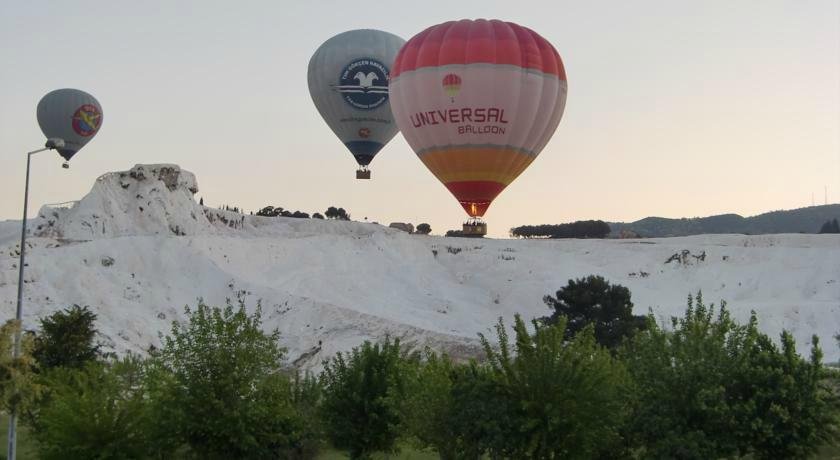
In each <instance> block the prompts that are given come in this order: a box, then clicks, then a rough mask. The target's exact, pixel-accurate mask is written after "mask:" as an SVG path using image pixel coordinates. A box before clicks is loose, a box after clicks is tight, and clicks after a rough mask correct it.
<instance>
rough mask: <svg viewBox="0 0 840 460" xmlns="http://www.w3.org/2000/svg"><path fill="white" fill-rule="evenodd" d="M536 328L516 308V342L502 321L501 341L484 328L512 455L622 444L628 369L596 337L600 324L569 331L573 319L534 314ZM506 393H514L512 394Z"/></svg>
mask: <svg viewBox="0 0 840 460" xmlns="http://www.w3.org/2000/svg"><path fill="white" fill-rule="evenodd" d="M532 328H533V330H534V332H533V334H532V333H530V332H529V331H528V329H529V328H528V327H526V325H525V322H524V321H523V320H522V318H521V317H520V316H519V315H516V317H515V322H514V326H513V330H514V333H515V345H513V347H511V345H510V341H509V339H508V335H507V331H506V330H505V325H504V323H503V322H502V321H501V319H500V320H499V323H498V324H497V325H496V334H497V336H498V341H499V344H498V348H496V347H494V346H492V345H491V344H490V342H489V341H488V340H487V339H486V338H485V337H484V336H483V335H480V339H481V342H482V345H483V347H484V351H485V353H486V354H487V359H488V363H489V365H490V367H491V368H492V370H493V373H494V375H495V378H496V380H497V381H498V382H499V383H500V385H501V389H502V390H503V391H502V392H501V398H500V399H494V400H493V402H494V403H497V402H498V403H499V404H500V405H502V406H503V407H507V414H506V417H505V419H504V424H503V425H502V426H501V429H502V436H503V438H504V441H505V442H504V447H503V448H502V449H503V450H502V452H500V453H501V454H503V455H504V456H508V457H511V458H594V457H598V456H599V455H600V454H602V453H606V452H607V451H609V450H611V448H613V447H614V446H618V445H619V444H620V441H621V438H620V436H619V430H620V428H621V427H622V426H623V422H624V417H625V413H624V412H625V411H624V406H625V401H624V389H625V386H626V385H627V381H628V380H627V374H626V372H625V370H624V367H623V366H622V364H621V363H620V362H619V361H618V360H617V359H615V358H614V357H613V356H612V355H611V354H610V352H609V351H608V350H606V349H604V348H602V347H600V346H599V345H598V343H597V342H596V341H595V335H594V333H593V327H592V326H588V327H587V328H585V329H583V330H582V331H580V332H579V333H578V334H576V335H575V336H574V337H572V338H571V340H569V339H567V333H566V330H565V329H566V320H565V319H564V318H561V319H559V320H558V321H557V323H556V324H553V325H545V324H542V323H541V322H539V321H537V320H534V321H533V322H532ZM505 399H507V401H505Z"/></svg>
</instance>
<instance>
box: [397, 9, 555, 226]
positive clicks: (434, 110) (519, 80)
mask: <svg viewBox="0 0 840 460" xmlns="http://www.w3.org/2000/svg"><path fill="white" fill-rule="evenodd" d="M389 91H390V96H391V109H392V111H393V113H394V118H395V119H396V122H397V125H398V126H399V128H400V131H402V133H403V136H405V139H406V140H407V141H408V143H409V145H410V146H411V148H412V149H414V151H415V152H416V153H417V156H418V157H420V159H421V160H422V161H423V163H424V164H425V165H426V167H428V168H429V170H430V171H431V172H432V173H433V174H434V175H435V176H436V177H437V178H438V179H439V180H440V181H441V182H443V184H444V185H445V186H446V187H447V188H448V189H449V191H450V192H452V194H453V195H454V196H455V198H456V199H457V200H458V201H459V202H460V203H461V206H463V207H464V210H465V211H466V212H467V214H469V216H470V217H472V218H475V219H477V218H480V217H481V216H483V215H484V213H485V212H486V211H487V208H488V207H489V206H490V203H492V202H493V199H494V198H496V196H498V195H499V193H501V192H502V190H504V189H505V187H507V186H508V185H510V183H511V182H513V180H514V179H516V177H517V176H519V175H520V174H521V173H522V171H524V170H525V168H527V167H528V165H530V164H531V162H532V161H534V159H535V158H536V157H537V155H539V153H540V151H542V149H543V147H545V145H546V144H547V143H548V141H549V139H551V136H552V135H553V134H554V131H555V130H556V129H557V125H558V124H559V123H560V118H561V117H562V116H563V108H564V107H565V105H566V92H567V84H566V72H565V70H564V68H563V61H562V60H561V59H560V55H559V54H558V53H557V50H555V49H554V47H553V46H552V45H551V44H550V43H549V42H548V41H547V40H546V39H544V38H543V37H541V36H540V35H539V34H537V33H536V32H534V31H532V30H530V29H528V28H525V27H522V26H519V25H516V24H514V23H512V22H504V21H498V20H489V21H488V20H483V19H479V20H475V21H472V20H461V21H451V22H446V23H443V24H439V25H436V26H432V27H429V28H428V29H426V30H424V31H422V32H420V33H419V34H417V35H415V36H414V37H413V38H411V39H410V40H409V41H408V42H407V43H406V44H405V45H404V46H403V47H402V48H401V49H400V52H399V53H398V54H397V57H396V60H395V61H394V65H393V66H392V69H391V83H390V89H389ZM481 225H482V226H483V223H481ZM465 229H466V227H465ZM483 229H484V231H485V232H486V226H483Z"/></svg>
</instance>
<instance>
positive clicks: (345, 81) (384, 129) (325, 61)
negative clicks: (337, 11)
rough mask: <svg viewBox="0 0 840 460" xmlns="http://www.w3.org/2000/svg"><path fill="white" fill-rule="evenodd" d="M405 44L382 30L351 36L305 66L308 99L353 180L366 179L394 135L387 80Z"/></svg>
mask: <svg viewBox="0 0 840 460" xmlns="http://www.w3.org/2000/svg"><path fill="white" fill-rule="evenodd" d="M403 43H405V40H403V39H402V38H400V37H398V36H396V35H394V34H391V33H388V32H383V31H381V30H370V29H364V30H350V31H347V32H344V33H340V34H338V35H336V36H335V37H332V38H330V39H329V40H327V41H326V42H324V43H323V44H322V45H321V46H320V47H319V48H318V49H317V50H316V51H315V54H314V55H313V56H312V59H311V60H310V61H309V72H308V76H307V77H308V81H309V94H310V95H311V96H312V101H313V102H314V103H315V107H317V108H318V112H320V113H321V116H322V117H323V118H324V121H326V122H327V125H329V127H330V128H331V129H332V130H333V132H334V133H335V135H336V136H338V138H339V139H340V140H341V142H343V143H344V145H345V146H346V147H347V149H348V150H350V153H352V154H353V156H354V157H355V158H356V162H357V163H359V168H360V169H359V170H358V171H357V172H356V178H357V179H370V171H369V170H368V169H367V167H368V165H369V164H370V162H371V160H373V157H374V156H375V155H376V154H377V153H378V152H379V150H381V149H382V147H384V146H385V144H387V143H388V141H390V140H391V138H393V137H394V136H395V135H396V134H397V131H398V129H397V124H396V123H394V117H393V115H392V114H391V104H390V101H389V100H388V80H389V78H390V73H391V70H390V67H391V63H392V62H393V61H394V57H395V56H396V55H397V51H399V49H400V47H401V46H402V45H403Z"/></svg>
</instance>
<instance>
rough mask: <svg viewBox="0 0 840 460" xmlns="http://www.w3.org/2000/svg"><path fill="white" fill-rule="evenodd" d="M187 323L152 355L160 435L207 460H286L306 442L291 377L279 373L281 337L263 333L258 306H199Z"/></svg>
mask: <svg viewBox="0 0 840 460" xmlns="http://www.w3.org/2000/svg"><path fill="white" fill-rule="evenodd" d="M186 314H187V316H188V318H189V321H188V323H186V324H180V323H178V322H175V323H173V325H172V331H171V333H170V335H169V336H168V337H165V338H164V344H163V347H162V349H161V350H159V351H157V352H156V353H155V354H154V357H153V371H152V373H151V376H150V393H151V397H152V400H153V401H154V408H153V409H154V413H155V418H156V419H157V420H158V421H159V422H160V423H159V424H158V425H157V427H156V429H157V433H156V436H155V437H156V438H158V439H160V440H161V444H162V445H166V446H177V445H179V444H181V443H185V444H187V445H189V446H190V448H191V450H192V451H193V452H195V454H196V455H198V456H199V457H201V458H262V457H277V456H282V455H281V453H285V452H288V451H290V450H294V449H296V448H298V447H299V446H300V444H301V442H302V441H303V437H304V436H303V434H302V433H303V431H304V423H303V421H302V420H301V418H300V417H299V415H298V414H297V413H296V411H295V408H294V403H293V396H292V390H291V385H290V382H289V379H288V378H287V377H286V376H285V375H283V374H282V373H281V369H280V362H281V360H282V358H283V355H284V350H283V349H281V348H279V347H278V345H277V340H278V337H279V332H277V331H274V332H272V333H270V334H266V333H264V332H263V331H262V329H261V327H260V326H261V324H262V320H261V316H260V307H259V305H258V306H257V309H256V312H255V313H254V314H253V315H249V314H248V313H247V311H246V308H245V304H244V302H243V300H242V299H240V300H239V304H238V306H237V307H236V308H234V307H233V305H232V304H231V302H230V301H228V303H227V304H226V306H225V307H223V308H219V307H210V306H207V305H205V304H204V303H203V302H199V305H198V307H197V308H196V309H195V310H190V309H187V311H186Z"/></svg>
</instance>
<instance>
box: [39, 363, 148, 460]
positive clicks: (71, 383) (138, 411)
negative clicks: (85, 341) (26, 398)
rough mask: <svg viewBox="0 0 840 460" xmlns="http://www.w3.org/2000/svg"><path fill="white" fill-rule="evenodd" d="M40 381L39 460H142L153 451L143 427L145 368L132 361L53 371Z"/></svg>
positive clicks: (87, 365) (144, 413)
mask: <svg viewBox="0 0 840 460" xmlns="http://www.w3.org/2000/svg"><path fill="white" fill-rule="evenodd" d="M44 381H45V383H46V385H47V386H48V387H49V397H48V398H46V400H45V402H44V403H43V405H42V406H41V407H40V409H39V413H38V429H37V430H35V431H34V435H35V437H36V439H37V440H38V450H39V455H40V458H43V459H57V460H58V459H66V458H90V459H112V458H123V459H129V458H145V457H146V456H148V455H149V454H150V453H151V452H152V451H153V449H152V448H151V443H152V440H151V439H149V437H148V434H147V431H146V427H147V423H151V421H149V420H148V419H147V418H146V401H145V398H144V397H145V392H144V387H143V363H142V361H141V360H140V359H138V358H137V357H135V356H127V357H125V358H123V359H121V360H117V361H113V362H109V363H99V362H89V363H87V364H86V365H85V366H84V367H82V368H81V369H76V368H69V367H68V368H55V369H53V370H51V371H49V372H48V373H47V374H46V375H45V377H44Z"/></svg>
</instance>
